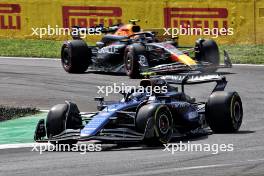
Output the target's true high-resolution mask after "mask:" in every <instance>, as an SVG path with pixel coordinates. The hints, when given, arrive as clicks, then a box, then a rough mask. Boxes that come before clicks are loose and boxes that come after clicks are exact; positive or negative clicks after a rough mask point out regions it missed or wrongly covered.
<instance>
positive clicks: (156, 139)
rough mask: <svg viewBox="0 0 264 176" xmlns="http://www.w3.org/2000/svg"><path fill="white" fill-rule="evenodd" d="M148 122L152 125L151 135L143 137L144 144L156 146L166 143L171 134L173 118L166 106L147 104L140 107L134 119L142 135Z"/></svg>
mask: <svg viewBox="0 0 264 176" xmlns="http://www.w3.org/2000/svg"><path fill="white" fill-rule="evenodd" d="M150 120H151V121H152V125H153V126H152V128H153V135H152V136H151V137H148V138H146V137H145V139H144V142H145V144H147V145H149V146H156V145H161V144H166V143H168V142H169V141H170V139H171V137H172V134H173V118H172V114H171V111H170V109H169V108H168V107H167V106H166V105H151V104H149V105H145V106H143V107H141V108H140V109H139V111H138V113H137V117H136V128H137V130H138V131H139V132H142V133H143V132H144V131H145V130H146V128H147V123H148V122H149V121H150Z"/></svg>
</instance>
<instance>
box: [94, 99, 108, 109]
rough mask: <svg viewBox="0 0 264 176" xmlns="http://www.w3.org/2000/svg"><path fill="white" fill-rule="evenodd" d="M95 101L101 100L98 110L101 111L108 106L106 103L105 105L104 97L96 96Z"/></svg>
mask: <svg viewBox="0 0 264 176" xmlns="http://www.w3.org/2000/svg"><path fill="white" fill-rule="evenodd" d="M94 101H99V104H98V105H97V110H98V111H101V110H103V109H104V108H105V107H107V106H106V105H104V103H103V101H104V97H95V98H94Z"/></svg>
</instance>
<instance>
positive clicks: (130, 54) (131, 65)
mask: <svg viewBox="0 0 264 176" xmlns="http://www.w3.org/2000/svg"><path fill="white" fill-rule="evenodd" d="M135 47H136V48H135ZM144 54H145V48H144V47H143V46H139V45H136V46H128V47H127V48H126V49H125V52H124V67H125V72H126V74H127V76H129V78H131V79H137V78H140V65H139V55H144Z"/></svg>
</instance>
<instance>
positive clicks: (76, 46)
mask: <svg viewBox="0 0 264 176" xmlns="http://www.w3.org/2000/svg"><path fill="white" fill-rule="evenodd" d="M61 64H62V67H63V69H64V70H65V71H66V72H68V73H84V72H85V71H86V70H87V69H88V67H89V65H90V64H91V49H90V48H89V47H88V46H87V44H86V43H85V41H83V40H71V41H67V42H66V43H64V44H63V45H62V48H61Z"/></svg>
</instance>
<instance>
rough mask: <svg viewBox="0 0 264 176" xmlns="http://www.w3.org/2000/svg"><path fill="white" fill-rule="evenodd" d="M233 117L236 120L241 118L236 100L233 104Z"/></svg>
mask: <svg viewBox="0 0 264 176" xmlns="http://www.w3.org/2000/svg"><path fill="white" fill-rule="evenodd" d="M234 119H235V121H236V122H239V121H240V119H241V107H240V104H239V102H238V101H236V102H235V104H234Z"/></svg>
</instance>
